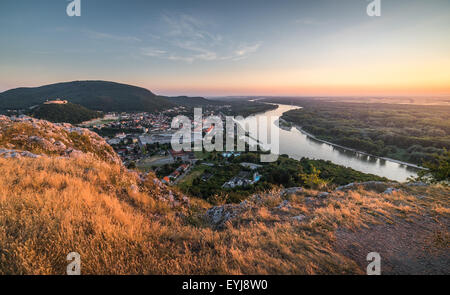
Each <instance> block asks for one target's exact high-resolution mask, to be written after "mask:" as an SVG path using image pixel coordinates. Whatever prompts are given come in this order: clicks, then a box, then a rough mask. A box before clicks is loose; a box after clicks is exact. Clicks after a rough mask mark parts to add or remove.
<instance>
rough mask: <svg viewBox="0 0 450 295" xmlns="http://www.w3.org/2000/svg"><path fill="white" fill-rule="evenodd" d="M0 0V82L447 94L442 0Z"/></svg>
mask: <svg viewBox="0 0 450 295" xmlns="http://www.w3.org/2000/svg"><path fill="white" fill-rule="evenodd" d="M370 2H371V0H314V1H313V0H311V1H301V0H277V1H261V0H240V1H236V0H227V1H217V0H208V1H200V0H181V1H174V0H165V1H151V0H142V1H141V0H134V1H133V0H130V1H120V0H80V3H81V16H73V17H69V16H68V15H67V13H66V7H67V5H68V4H69V3H70V1H68V0H39V1H30V0H28V1H27V0H1V1H0V91H5V90H7V89H11V88H16V87H31V86H40V85H45V84H51V83H57V82H64V81H74V80H107V81H115V82H121V83H127V84H132V85H137V86H141V87H145V88H148V89H149V90H151V91H153V92H155V93H157V94H161V95H201V96H227V95H273V96H278V95H280V96H281V95H283V96H287V95H289V96H291V95H298V96H325V95H326V96H347V95H352V96H355V95H357V96H364V95H366V96H375V95H377V96H381V95H417V96H419V95H420V96H423V95H425V96H440V95H450V1H448V0H428V1H425V0H420V1H416V0H380V2H381V15H380V16H372V17H371V16H369V15H368V14H367V12H366V8H367V5H369V3H370Z"/></svg>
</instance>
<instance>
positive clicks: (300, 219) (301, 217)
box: [292, 214, 306, 221]
mask: <svg viewBox="0 0 450 295" xmlns="http://www.w3.org/2000/svg"><path fill="white" fill-rule="evenodd" d="M305 218H306V216H305V215H303V214H300V215H297V216H294V217H292V219H294V220H297V221H303V220H304V219H305Z"/></svg>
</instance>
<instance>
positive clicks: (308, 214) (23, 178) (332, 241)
mask: <svg viewBox="0 0 450 295" xmlns="http://www.w3.org/2000/svg"><path fill="white" fill-rule="evenodd" d="M62 143H63V144H64V147H63V146H62ZM108 147H109V146H108V145H107V144H106V143H105V142H104V141H103V140H102V139H100V138H98V137H97V136H96V135H95V134H93V133H89V131H88V130H85V129H82V128H76V127H74V126H72V125H70V124H53V123H50V122H47V121H42V120H37V119H33V118H29V117H23V118H18V119H15V118H7V117H4V116H1V117H0V257H1V263H0V274H64V273H65V271H66V266H67V263H68V262H67V261H66V256H67V254H68V253H70V252H74V251H75V252H78V253H79V254H80V256H81V263H82V264H81V273H82V274H364V273H365V270H366V266H367V261H366V256H367V254H368V252H372V251H376V252H379V253H380V255H381V257H382V273H383V274H448V273H449V272H450V269H449V265H450V263H449V262H450V254H449V253H450V251H448V250H449V233H448V228H449V226H450V222H449V219H450V209H449V208H450V199H449V195H450V190H449V188H448V187H444V186H439V185H425V184H422V183H414V184H410V185H406V184H398V183H388V182H377V181H371V182H364V183H353V184H349V185H345V186H341V187H338V188H336V189H334V188H324V189H323V191H317V190H313V189H305V188H301V187H294V188H277V189H273V190H270V191H267V192H263V193H258V194H254V195H252V196H250V197H249V198H248V199H246V200H245V201H243V202H241V203H238V204H219V205H217V206H212V205H210V204H209V203H206V202H205V201H202V200H200V199H196V198H189V197H188V196H185V195H183V194H181V193H179V192H178V191H176V190H175V189H173V188H170V187H167V186H165V185H164V184H162V183H161V182H160V181H159V180H158V179H156V177H155V175H154V174H152V173H148V174H140V173H138V172H135V171H131V170H127V169H125V168H124V167H123V165H121V163H120V162H119V161H117V159H118V157H117V155H115V154H114V152H113V151H112V150H111V149H110V147H109V148H108ZM74 149H76V150H77V152H75V153H74V152H73V150H74ZM70 151H72V152H70Z"/></svg>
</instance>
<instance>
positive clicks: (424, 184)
mask: <svg viewBox="0 0 450 295" xmlns="http://www.w3.org/2000/svg"><path fill="white" fill-rule="evenodd" d="M407 186H428V184H427V183H425V182H422V181H416V182H412V183H408V184H407Z"/></svg>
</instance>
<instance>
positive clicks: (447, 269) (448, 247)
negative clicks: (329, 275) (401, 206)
mask: <svg viewBox="0 0 450 295" xmlns="http://www.w3.org/2000/svg"><path fill="white" fill-rule="evenodd" d="M449 225H450V222H449V220H448V219H446V218H442V219H441V220H435V219H433V218H431V217H421V218H420V219H417V218H416V219H414V220H413V221H412V222H408V221H406V220H404V219H401V218H397V220H395V221H394V223H393V224H382V225H372V226H370V228H368V229H358V230H356V231H350V230H347V229H339V230H337V231H336V241H335V249H336V251H337V252H338V253H341V254H343V255H345V256H346V257H349V258H350V259H352V260H354V261H355V262H356V263H357V264H358V265H359V266H360V267H361V268H362V270H363V271H365V270H366V267H367V265H368V264H369V263H370V262H367V261H366V257H367V254H368V253H370V252H378V253H379V254H380V256H381V273H382V274H384V275H390V274H391V275H394V274H395V275H406V274H415V275H428V274H439V275H444V274H447V275H448V274H450V243H449V241H450V235H449V228H450V227H449Z"/></svg>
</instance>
